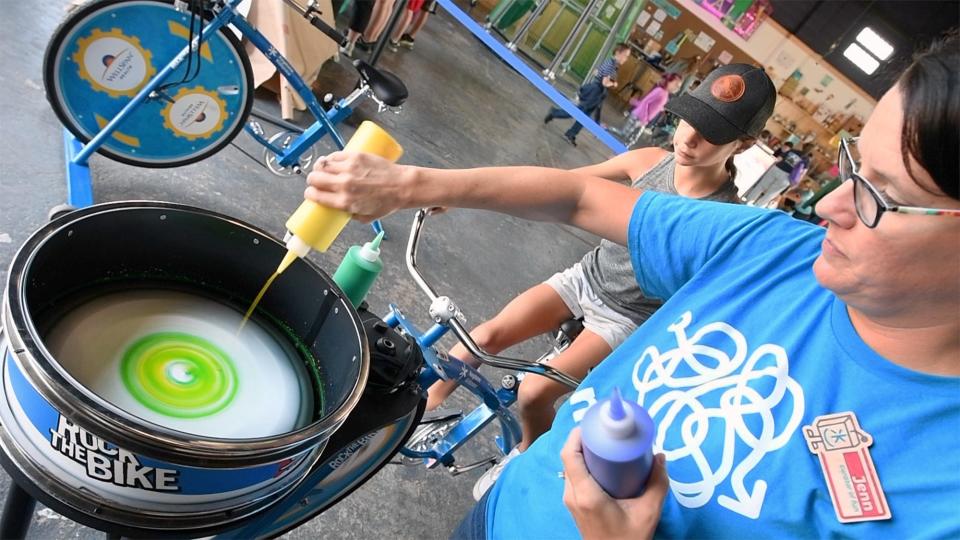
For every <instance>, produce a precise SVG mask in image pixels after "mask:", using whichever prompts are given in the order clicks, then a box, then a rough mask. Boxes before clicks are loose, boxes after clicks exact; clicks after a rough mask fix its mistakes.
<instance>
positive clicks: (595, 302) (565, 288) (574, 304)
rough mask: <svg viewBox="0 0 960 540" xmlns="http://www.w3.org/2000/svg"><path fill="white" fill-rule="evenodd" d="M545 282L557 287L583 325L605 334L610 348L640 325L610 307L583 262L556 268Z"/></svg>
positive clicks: (604, 338) (617, 344) (605, 339)
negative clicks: (584, 270) (598, 293)
mask: <svg viewBox="0 0 960 540" xmlns="http://www.w3.org/2000/svg"><path fill="white" fill-rule="evenodd" d="M544 283H546V284H547V285H549V286H550V287H551V288H553V290H555V291H557V294H559V295H560V298H561V299H563V303H564V304H566V305H567V308H568V309H569V310H570V312H571V313H573V316H574V317H577V318H580V317H582V318H583V327H584V328H586V329H587V330H590V331H591V332H593V333H594V334H596V335H598V336H600V337H601V338H603V340H604V341H605V342H607V345H609V346H610V348H611V349H616V348H617V346H619V345H620V344H621V343H623V340H625V339H627V336H629V335H630V334H632V333H633V331H634V330H636V329H637V325H635V324H634V323H633V321H631V320H630V319H628V318H626V317H624V316H623V315H621V314H619V313H617V312H616V311H614V310H612V309H610V307H609V306H607V305H606V304H604V303H603V302H602V301H601V300H600V298H598V297H597V295H596V293H594V292H593V288H592V287H590V284H589V283H587V280H586V278H585V277H584V275H583V268H582V267H581V266H580V263H577V264H575V265H573V266H571V267H570V268H567V269H566V270H564V271H562V272H557V273H556V274H554V275H553V276H551V277H550V279H548V280H547V281H545V282H544Z"/></svg>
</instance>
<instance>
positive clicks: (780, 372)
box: [570, 311, 804, 519]
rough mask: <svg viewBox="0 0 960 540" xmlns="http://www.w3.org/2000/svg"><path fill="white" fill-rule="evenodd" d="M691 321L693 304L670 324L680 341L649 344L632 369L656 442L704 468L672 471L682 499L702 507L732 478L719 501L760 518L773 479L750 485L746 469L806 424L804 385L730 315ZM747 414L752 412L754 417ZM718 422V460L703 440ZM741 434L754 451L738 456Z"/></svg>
mask: <svg viewBox="0 0 960 540" xmlns="http://www.w3.org/2000/svg"><path fill="white" fill-rule="evenodd" d="M692 322H693V315H692V313H691V312H689V311H688V312H686V313H684V314H683V315H681V316H680V318H679V319H678V320H677V321H676V322H674V323H673V324H671V325H670V326H669V327H668V328H667V330H668V331H669V332H670V333H672V334H673V335H674V337H675V339H676V343H677V346H676V348H673V349H669V350H666V351H663V352H661V351H660V350H659V349H657V347H656V346H649V347H647V348H646V349H645V350H644V351H643V353H642V354H641V355H640V357H639V358H638V360H637V362H636V364H635V365H634V369H633V374H632V382H633V386H634V388H635V389H636V390H637V393H638V397H637V402H638V403H639V404H640V405H643V406H644V407H645V408H646V409H647V411H648V412H649V413H650V416H651V417H652V418H653V419H654V422H655V423H656V425H657V436H656V438H655V439H654V447H655V450H656V451H658V452H663V453H664V454H665V455H666V458H667V461H668V462H671V463H672V462H675V461H678V460H689V461H692V463H693V464H694V465H695V467H696V469H697V470H698V472H699V477H700V478H699V479H698V480H696V481H689V482H688V481H679V480H677V479H675V478H672V477H671V479H670V487H671V489H672V491H673V493H674V496H675V497H676V499H677V501H678V502H679V503H680V504H681V505H683V506H685V507H687V508H698V507H701V506H703V505H705V504H707V503H708V502H709V501H710V500H711V499H712V498H713V497H714V495H715V494H716V492H717V488H718V487H719V486H721V485H722V484H724V482H726V481H727V480H728V479H729V483H730V488H731V490H732V492H733V495H734V496H733V497H731V496H728V495H719V496H718V497H717V503H718V504H720V505H721V506H723V507H724V508H727V509H728V510H731V511H733V512H736V513H738V514H741V515H744V516H746V517H749V518H752V519H756V518H757V517H758V516H759V515H760V510H761V508H762V507H763V501H764V497H765V495H766V489H767V483H766V481H764V480H762V479H760V480H756V481H754V483H753V485H752V486H751V487H750V488H749V489H748V487H747V485H746V477H747V475H748V474H749V473H750V472H751V471H753V469H754V468H755V467H756V466H757V464H759V463H760V461H761V460H762V459H763V457H764V456H765V455H766V454H767V453H768V452H772V451H774V450H777V449H779V448H781V447H783V446H784V445H785V444H786V443H787V441H788V440H789V439H790V437H791V436H792V435H793V433H794V432H795V431H796V429H797V428H798V427H799V426H800V421H801V418H802V416H803V410H804V398H803V390H802V389H801V388H800V385H799V384H798V383H797V382H796V381H795V380H793V379H792V378H791V377H790V375H789V361H788V358H787V353H786V351H785V350H784V349H783V347H781V346H779V345H774V344H771V343H765V344H762V345H760V346H757V347H755V348H754V349H753V350H752V351H751V350H750V348H749V347H748V344H747V340H746V338H745V337H744V335H743V334H742V333H741V332H740V331H739V330H737V329H736V328H734V327H733V326H731V325H729V324H727V323H724V322H711V323H708V324H705V325H704V326H702V327H701V328H699V329H698V330H696V331H695V332H693V334H692V335H688V332H687V330H688V327H690V325H691V323H692ZM570 401H571V403H572V404H576V403H579V402H585V403H587V404H588V405H589V404H592V402H594V401H596V399H595V396H594V390H593V388H584V389H581V390H579V391H578V392H576V393H575V394H574V395H573V396H571V398H570ZM778 405H779V406H781V407H791V409H790V410H789V416H788V417H787V421H786V422H785V423H784V422H783V421H782V420H781V421H780V423H781V425H779V426H778V425H776V422H775V417H774V414H773V409H774V407H777V406H778ZM585 410H586V407H583V408H580V409H578V410H576V411H575V412H574V420H575V421H579V420H580V418H581V417H582V415H583V412H584V411H585ZM748 417H750V418H752V419H753V420H752V421H751V422H750V423H749V424H748V422H747V418H748ZM718 426H722V427H720V429H722V430H723V431H724V433H723V446H722V452H721V455H720V456H719V463H717V458H718V456H716V455H707V454H706V453H705V452H704V448H703V443H704V441H705V440H706V439H707V437H708V435H711V433H710V431H711V430H713V431H715V430H717V429H718ZM676 430H679V437H678V436H677V435H676ZM668 434H673V437H670V438H668ZM712 435H713V436H714V437H715V436H716V433H713V434H712ZM678 439H679V444H677V441H678ZM738 442H740V443H741V444H742V445H745V446H746V447H747V448H749V452H748V453H747V455H746V456H744V457H742V458H741V459H740V460H739V461H738V462H737V461H736V460H735V449H736V447H737V443H738ZM741 453H742V452H741Z"/></svg>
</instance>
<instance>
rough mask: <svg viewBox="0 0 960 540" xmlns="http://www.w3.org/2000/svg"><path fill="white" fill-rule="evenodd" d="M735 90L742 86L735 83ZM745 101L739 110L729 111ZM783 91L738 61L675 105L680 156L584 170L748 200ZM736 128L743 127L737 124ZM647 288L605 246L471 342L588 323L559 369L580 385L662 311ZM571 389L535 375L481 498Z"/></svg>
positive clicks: (658, 155) (504, 342)
mask: <svg viewBox="0 0 960 540" xmlns="http://www.w3.org/2000/svg"><path fill="white" fill-rule="evenodd" d="M731 85H733V86H731ZM732 95H737V97H738V100H737V102H736V103H735V104H734V105H736V106H735V107H731V106H728V105H729V103H728V102H726V101H724V100H729V97H730V96H732ZM775 100H776V91H775V89H774V86H773V83H772V82H771V81H770V79H769V77H767V75H766V73H764V72H763V70H761V69H758V68H755V67H753V66H749V65H745V64H732V65H728V66H724V67H722V68H719V69H717V70H715V71H714V72H713V73H711V74H710V75H709V77H708V78H707V80H706V81H705V83H704V84H703V85H701V86H700V87H699V88H698V89H697V90H695V91H694V92H692V93H691V94H687V95H684V96H681V97H679V98H677V99H676V100H674V101H673V102H671V105H670V106H669V109H670V110H671V111H672V112H674V113H675V114H677V115H678V116H679V117H680V118H682V119H683V121H682V122H680V125H679V127H678V128H677V132H676V134H675V135H674V138H673V143H674V152H673V153H668V152H666V151H664V150H662V149H660V148H641V149H638V150H634V151H631V152H627V153H625V154H621V155H619V156H617V157H614V158H612V159H610V160H608V161H606V162H603V163H599V164H597V165H591V166H587V167H582V168H580V169H577V172H581V173H585V174H589V175H592V176H598V177H601V178H606V179H609V180H615V181H619V182H630V181H632V182H633V185H634V186H635V187H640V188H643V189H647V190H653V191H660V192H663V193H669V194H673V195H682V196H686V197H692V198H702V199H710V200H716V201H723V202H739V199H738V197H737V188H736V186H735V185H734V183H733V178H734V176H735V175H736V168H735V167H734V166H733V156H734V155H735V154H737V153H738V152H740V151H742V150H745V149H746V148H748V147H749V146H750V145H751V144H753V141H754V137H756V136H757V135H759V133H760V131H761V130H762V129H763V126H764V124H765V123H766V121H767V118H768V117H769V116H770V114H771V112H772V111H773V105H774V102H775ZM734 126H736V127H734ZM661 303H662V299H659V298H648V297H646V296H645V295H644V294H643V293H642V292H641V291H640V288H639V287H638V286H637V282H636V278H635V277H634V273H633V267H632V265H631V262H630V253H629V252H628V251H627V249H626V248H624V247H623V246H618V245H616V244H614V243H612V242H608V241H602V242H601V243H600V245H599V246H598V247H597V248H595V249H593V250H591V251H590V252H588V253H587V254H586V255H585V256H584V257H583V259H582V260H581V261H580V262H578V263H577V264H575V265H573V266H572V267H570V268H567V269H566V270H563V271H561V272H558V273H557V274H555V275H554V276H553V277H551V278H549V279H548V280H547V281H546V282H544V283H541V284H539V285H536V286H534V287H533V288H531V289H528V290H527V291H525V292H523V293H522V294H520V295H519V296H518V297H516V298H515V299H513V300H512V301H511V302H510V303H508V304H507V305H506V307H504V308H503V310H501V311H500V313H498V314H497V315H496V316H495V317H494V318H492V319H490V320H489V321H486V322H484V323H482V324H480V325H479V326H478V327H476V328H475V329H474V330H473V331H472V332H471V336H472V337H473V338H474V339H475V340H476V341H477V343H478V344H479V345H480V346H481V347H483V348H484V349H486V350H487V351H489V352H491V353H493V354H498V353H500V352H501V351H503V350H504V349H507V348H508V347H511V346H513V345H516V344H517V343H520V342H522V341H525V340H527V339H530V338H532V337H535V336H537V335H540V334H543V333H545V332H549V331H551V330H555V329H556V328H558V327H559V326H560V325H561V323H563V322H564V321H566V320H568V319H573V318H577V319H583V325H584V330H583V332H582V333H581V334H580V335H579V336H577V337H576V339H574V340H573V342H572V343H571V344H570V346H569V347H568V348H567V349H566V350H564V351H563V352H561V353H560V354H559V355H557V356H556V357H555V358H553V359H552V360H550V365H551V366H553V367H555V368H556V369H559V370H561V371H563V372H566V373H567V374H569V375H572V376H574V377H577V378H582V377H584V376H585V375H586V374H587V371H588V370H590V369H591V368H593V367H594V366H596V365H597V364H598V363H599V362H600V361H601V360H603V359H604V358H605V357H606V356H607V355H609V354H610V352H611V351H612V350H613V349H615V348H616V347H617V346H618V345H619V344H620V343H621V342H622V341H623V340H624V339H626V337H627V336H629V335H630V334H631V333H632V332H633V331H634V330H635V329H636V328H637V326H639V325H640V324H642V323H643V322H644V321H645V320H647V318H648V317H650V315H651V314H652V313H653V312H654V311H656V309H657V308H658V307H659V306H660V305H661ZM450 354H451V355H453V356H454V357H456V358H460V359H461V360H463V361H464V362H467V363H469V364H471V365H473V366H475V367H476V366H478V365H479V361H477V360H476V358H474V357H473V356H472V355H471V354H470V353H469V352H467V350H466V348H465V347H463V345H461V344H457V345H456V346H455V347H453V348H452V349H451V350H450ZM456 386H457V385H456V382H455V381H441V382H438V383H436V384H435V385H433V387H431V388H430V390H429V399H428V402H427V409H428V410H433V409H435V408H436V407H437V406H439V405H440V403H441V402H443V400H445V399H446V398H447V396H449V395H450V394H451V393H452V392H453V390H454V389H455V388H456ZM567 392H568V389H567V388H566V387H564V386H563V385H562V384H560V383H557V382H554V381H551V380H550V379H547V378H545V377H541V376H538V375H529V374H528V375H527V376H526V377H525V378H524V380H523V384H521V385H520V389H519V393H518V396H517V403H518V409H519V413H520V419H521V422H522V434H523V438H522V440H521V442H520V444H519V445H518V446H517V447H516V448H515V449H514V450H513V451H512V452H511V453H510V454H508V455H507V456H506V458H504V459H503V460H501V462H500V463H498V464H497V465H496V466H495V467H493V468H492V469H490V470H489V471H487V474H485V475H484V476H483V477H481V478H480V479H479V480H478V482H477V485H476V487H475V489H474V496H475V497H476V498H478V499H479V497H480V496H481V495H483V492H485V491H486V490H487V488H488V487H489V486H490V484H492V483H493V481H494V480H496V477H497V475H498V474H499V472H500V471H501V470H502V468H503V466H504V465H506V463H507V462H508V461H509V460H510V459H512V458H513V457H514V456H516V455H517V454H519V453H520V452H523V451H524V450H526V449H527V447H528V446H529V445H530V444H531V443H533V441H534V440H536V439H537V437H539V436H540V435H541V434H542V433H543V432H545V431H546V430H547V429H549V428H550V424H551V422H552V421H553V417H554V403H555V402H556V401H557V398H559V397H560V396H562V395H563V394H565V393H567Z"/></svg>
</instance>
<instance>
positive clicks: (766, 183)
mask: <svg viewBox="0 0 960 540" xmlns="http://www.w3.org/2000/svg"><path fill="white" fill-rule="evenodd" d="M783 148H786V149H787V150H786V151H784V150H783ZM783 148H781V149H780V151H779V154H778V153H777V152H774V154H773V155H774V156H777V157H778V158H779V159H778V160H777V162H776V163H774V164H773V166H772V167H770V168H769V169H767V171H766V172H765V173H763V175H762V176H761V177H760V179H759V180H757V181H756V183H754V184H753V185H752V186H750V189H748V190H747V191H746V192H745V193H744V194H743V198H744V200H745V201H747V202H748V203H750V204H752V205H754V206H767V205H769V204H771V203H772V202H773V201H775V200H776V199H777V197H778V196H779V195H780V194H781V193H783V191H784V190H786V189H787V188H789V187H790V186H792V185H795V184H796V183H797V182H799V181H800V179H801V178H802V176H803V174H804V173H805V172H806V170H807V168H808V167H809V166H810V160H809V158H807V157H805V156H807V155H809V154H810V153H811V152H812V150H813V144H811V143H807V144H805V145H803V147H802V148H801V150H799V151H798V150H796V149H795V148H794V147H793V143H790V142H787V143H784V145H783Z"/></svg>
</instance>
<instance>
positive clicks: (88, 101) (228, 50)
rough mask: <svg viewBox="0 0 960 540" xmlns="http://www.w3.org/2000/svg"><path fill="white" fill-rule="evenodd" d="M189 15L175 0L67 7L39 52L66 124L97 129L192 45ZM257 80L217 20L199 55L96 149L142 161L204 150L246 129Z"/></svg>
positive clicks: (164, 161)
mask: <svg viewBox="0 0 960 540" xmlns="http://www.w3.org/2000/svg"><path fill="white" fill-rule="evenodd" d="M197 19H198V20H197V21H195V22H196V23H201V22H202V23H203V24H205V22H206V19H201V18H199V17H198V18H197ZM191 21H192V16H191V14H190V13H189V12H180V11H177V10H176V9H175V8H174V6H173V2H172V0H169V1H168V0H100V1H96V2H92V3H89V4H86V5H84V6H82V7H80V8H79V9H77V10H76V11H74V12H73V13H71V14H70V15H69V16H68V18H67V19H66V20H65V21H64V22H63V23H62V24H61V25H60V27H59V28H58V29H57V30H56V32H54V35H53V37H52V38H51V40H50V43H49V45H48V46H47V51H46V54H45V56H44V61H43V64H44V73H43V78H44V85H45V87H46V93H47V100H48V101H49V102H50V105H51V106H52V107H53V110H54V112H55V113H56V115H57V117H58V118H59V119H60V121H61V122H63V125H64V126H65V127H66V128H67V129H68V130H70V132H71V133H73V134H74V135H75V136H76V137H77V138H78V139H80V140H81V141H84V142H86V141H89V140H90V139H91V138H93V137H94V136H95V135H96V134H97V132H99V131H100V129H102V128H103V126H105V125H106V124H107V122H109V121H110V120H111V119H112V118H113V117H114V116H116V115H117V113H119V112H120V110H121V109H122V108H123V107H124V106H125V105H126V104H127V103H129V101H130V100H131V99H132V98H133V96H135V95H136V94H137V92H139V91H140V90H141V89H142V88H143V87H144V86H145V85H146V84H147V83H148V82H149V81H150V80H151V79H152V78H153V77H154V76H155V75H157V73H159V72H160V71H161V70H163V68H164V67H166V65H167V64H168V63H170V61H171V60H173V59H174V58H175V57H176V55H177V54H178V53H179V52H180V51H181V50H182V49H183V48H184V47H185V46H186V45H187V41H188V39H189V37H190V26H191ZM199 26H200V24H195V25H194V29H193V32H194V37H196V35H197V34H199V33H200V28H199ZM191 64H192V65H191ZM198 64H199V65H198ZM188 67H190V68H191V69H190V72H189V73H188V72H187V68H188ZM252 83H253V74H252V71H251V69H250V60H249V59H248V58H247V55H246V53H245V52H244V50H243V48H242V47H241V45H240V43H239V41H237V39H236V37H234V35H233V34H232V33H231V32H230V31H229V30H227V29H223V28H221V29H220V30H219V31H218V32H216V33H215V34H214V35H212V36H204V42H203V45H202V46H201V47H200V51H199V55H194V56H193V57H192V58H191V59H190V62H188V61H184V62H182V63H181V64H180V65H179V66H178V67H177V68H176V69H175V70H173V72H172V73H171V74H170V76H169V77H167V78H166V80H165V81H164V82H163V84H162V85H161V86H160V89H159V91H158V92H157V96H156V97H150V98H147V99H146V100H145V101H144V102H143V103H141V104H140V105H139V106H138V107H137V108H136V109H134V110H133V111H132V112H131V114H130V115H129V116H127V117H126V118H124V120H123V121H122V122H121V123H120V125H119V126H118V128H117V130H116V131H114V132H113V134H112V135H111V136H110V137H109V138H107V140H106V142H105V143H104V144H103V145H102V146H101V147H100V148H99V149H98V150H97V151H98V152H99V153H101V154H103V155H105V156H108V157H110V158H112V159H114V160H116V161H119V162H122V163H127V164H130V165H136V166H140V167H154V168H157V167H178V166H181V165H186V164H188V163H193V162H195V161H199V160H201V159H204V158H206V157H208V156H210V155H211V154H214V153H215V152H217V151H219V150H220V149H221V148H223V147H224V146H225V145H226V144H228V143H229V142H230V141H231V140H232V139H233V138H234V137H235V136H236V135H237V133H238V132H239V131H240V130H241V129H243V125H244V122H245V120H246V118H247V115H248V114H249V113H250V108H251V106H252V105H253V84H252Z"/></svg>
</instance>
